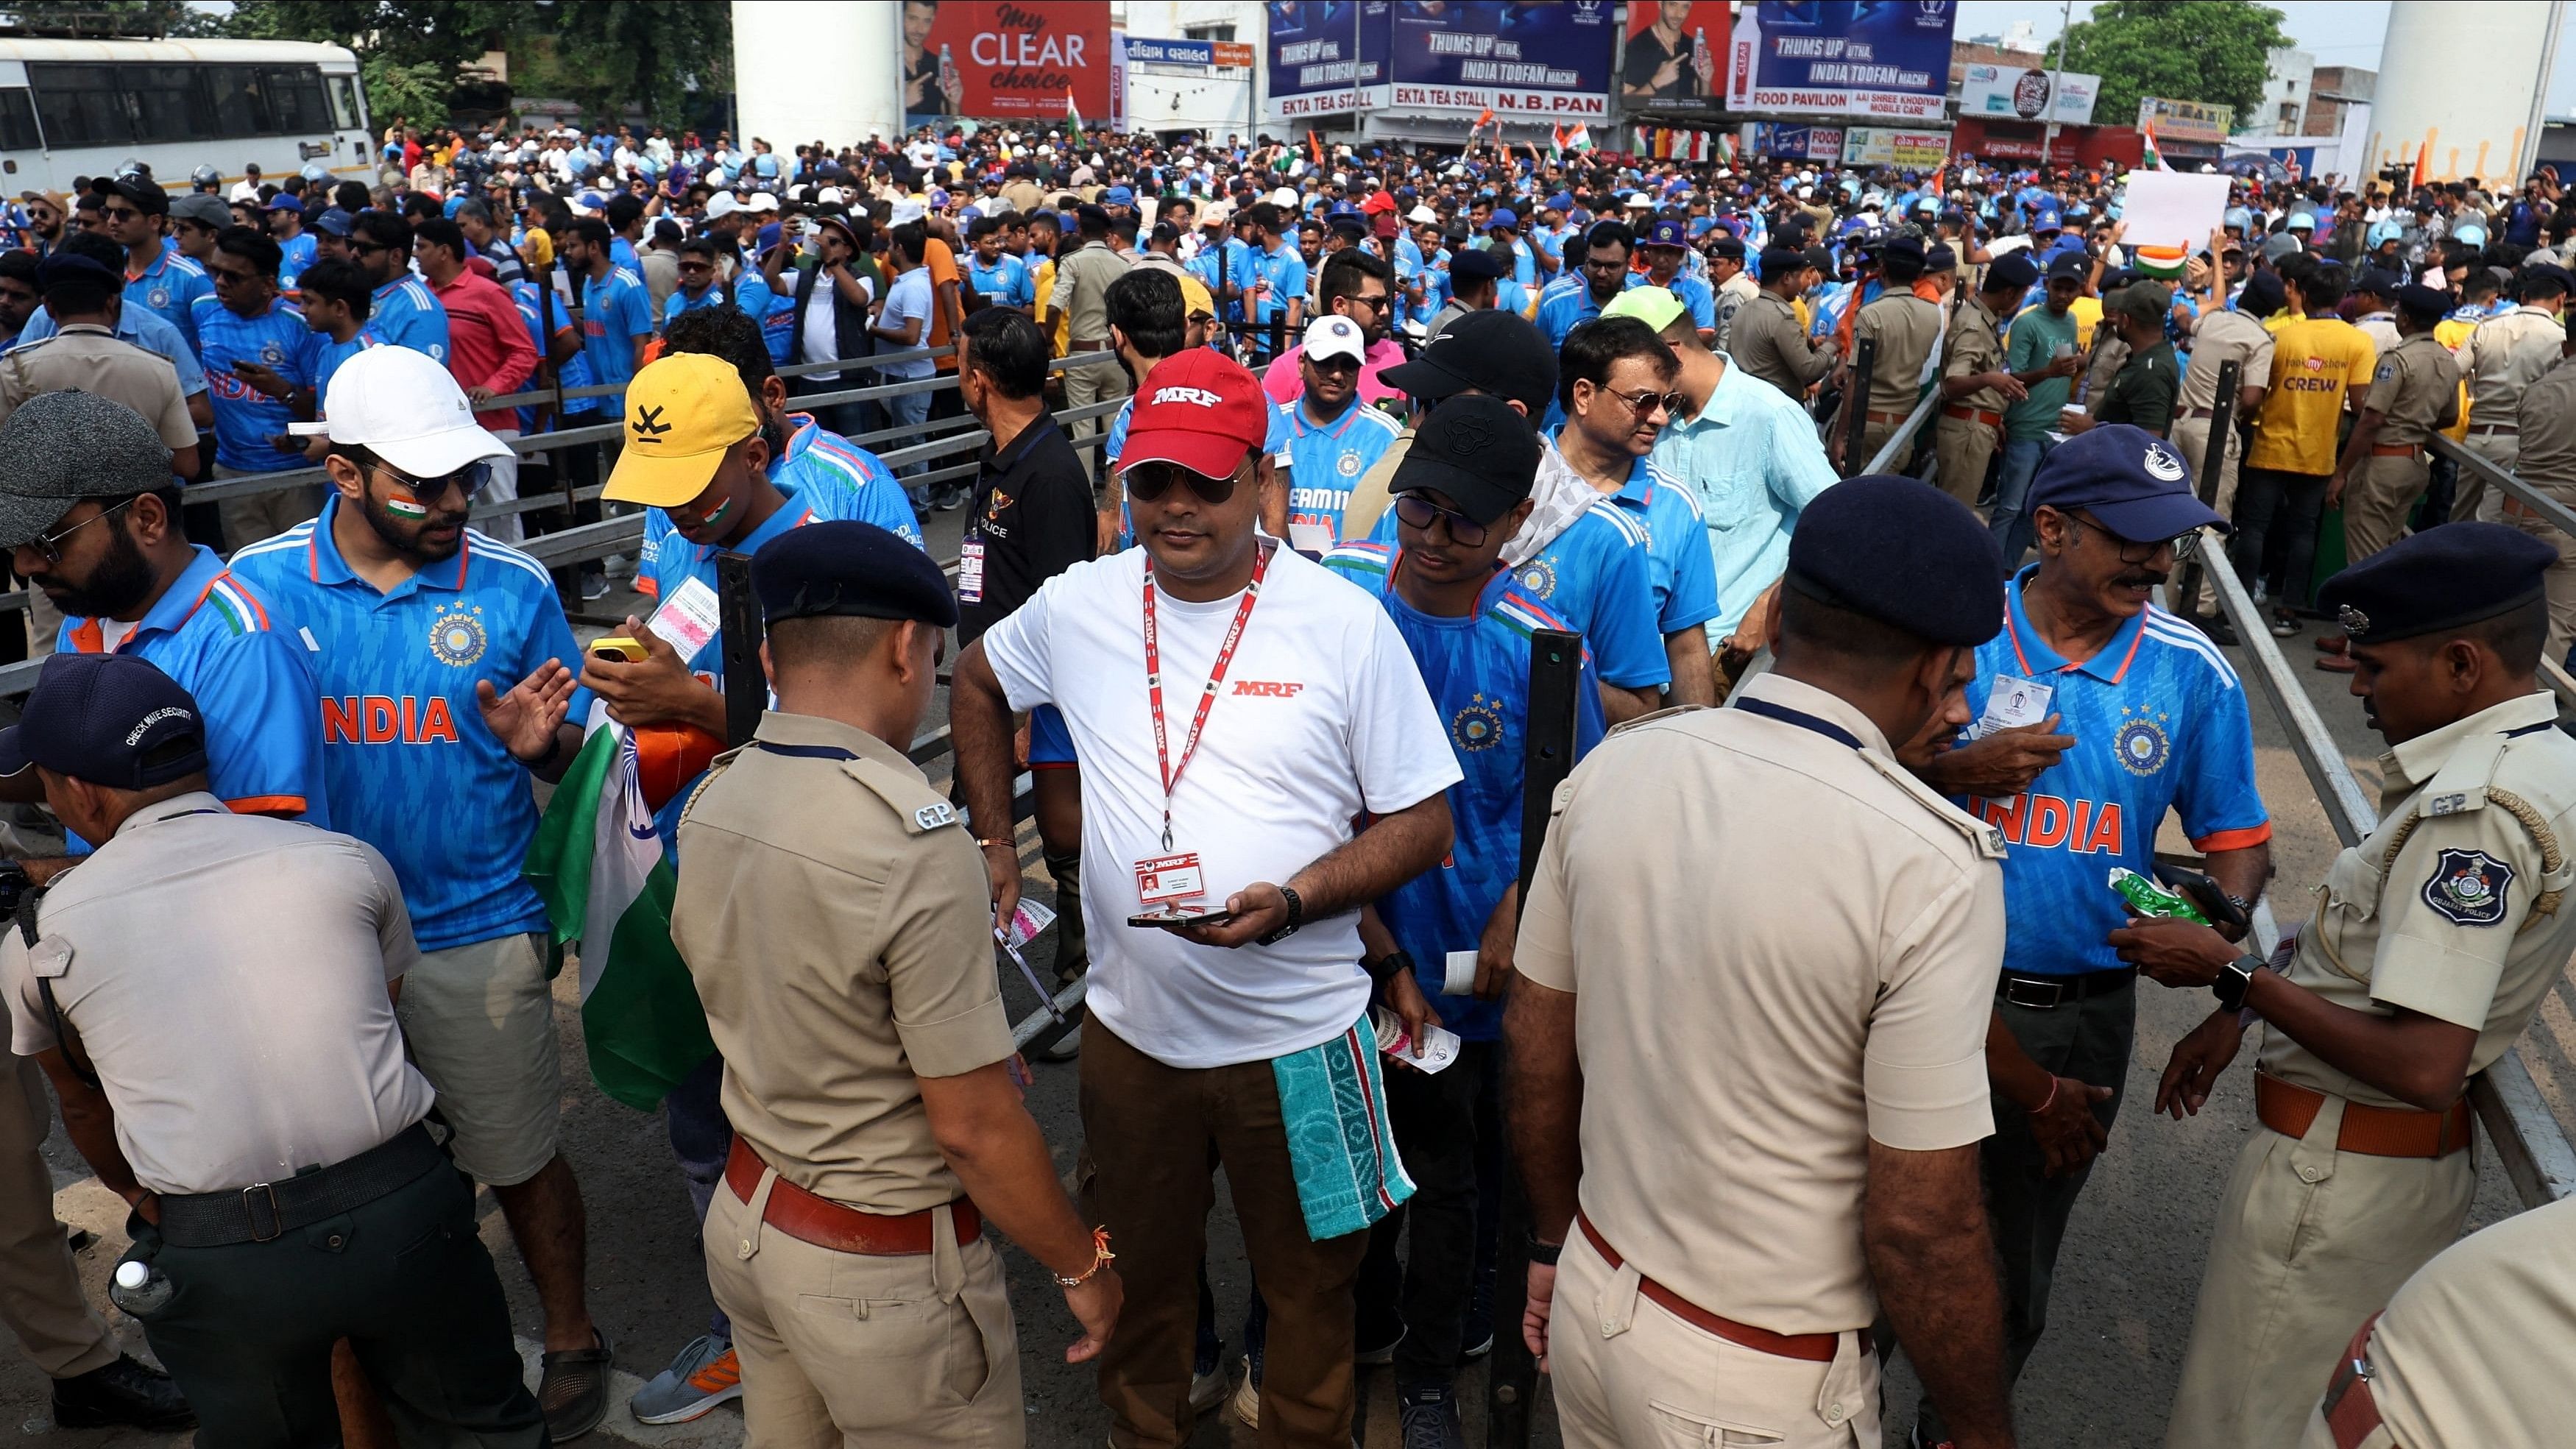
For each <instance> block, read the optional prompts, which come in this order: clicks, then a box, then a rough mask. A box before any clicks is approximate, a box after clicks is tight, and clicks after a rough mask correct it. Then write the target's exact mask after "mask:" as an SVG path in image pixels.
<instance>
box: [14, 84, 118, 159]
mask: <svg viewBox="0 0 2576 1449" xmlns="http://www.w3.org/2000/svg"><path fill="white" fill-rule="evenodd" d="M116 70H117V68H116V67H115V66H112V65H62V64H56V63H51V62H45V63H38V62H30V63H29V64H28V66H27V80H28V83H29V85H30V86H31V87H33V89H34V90H35V93H36V114H37V116H38V117H39V118H40V119H41V120H42V121H43V122H44V127H45V141H46V144H47V145H48V146H50V147H51V148H52V149H54V150H57V151H67V150H71V149H74V148H76V147H81V146H130V145H132V144H134V125H133V122H132V121H131V120H130V119H128V117H127V116H126V113H125V95H124V92H123V90H122V89H121V88H120V87H119V86H118V84H117V74H116Z"/></svg>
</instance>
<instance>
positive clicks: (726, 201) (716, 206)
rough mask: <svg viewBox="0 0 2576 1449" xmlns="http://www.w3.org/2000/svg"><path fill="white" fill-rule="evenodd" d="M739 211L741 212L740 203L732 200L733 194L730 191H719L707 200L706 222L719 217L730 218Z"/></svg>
mask: <svg viewBox="0 0 2576 1449" xmlns="http://www.w3.org/2000/svg"><path fill="white" fill-rule="evenodd" d="M740 210H742V203H741V202H739V201H736V200H734V196H733V193H732V192H730V191H719V192H717V193H716V194H715V195H713V196H710V197H708V198H707V220H709V221H713V220H715V219H716V218H717V217H720V216H731V215H733V214H734V213H735V212H737V211H740Z"/></svg>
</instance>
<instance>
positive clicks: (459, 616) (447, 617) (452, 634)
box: [429, 605, 490, 669]
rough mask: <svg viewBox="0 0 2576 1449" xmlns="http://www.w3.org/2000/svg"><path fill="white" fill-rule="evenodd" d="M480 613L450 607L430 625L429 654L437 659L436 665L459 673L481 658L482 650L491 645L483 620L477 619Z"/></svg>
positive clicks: (453, 606)
mask: <svg viewBox="0 0 2576 1449" xmlns="http://www.w3.org/2000/svg"><path fill="white" fill-rule="evenodd" d="M482 612H483V611H482V610H481V609H467V608H465V607H464V606H462V605H451V606H450V607H449V609H446V610H442V611H440V613H439V615H438V617H437V618H435V619H432V620H431V621H430V624H429V652H430V653H431V654H433V655H435V656H436V657H437V659H438V662H439V663H441V664H452V665H455V666H456V667H457V668H459V669H462V668H464V667H465V666H466V665H468V664H471V663H473V662H474V661H475V660H477V659H480V658H482V657H483V650H484V647H485V645H486V644H488V643H489V642H490V641H489V640H488V639H487V638H486V637H485V635H484V633H483V621H482V619H480V618H479V617H477V616H478V615H480V614H481V613H482Z"/></svg>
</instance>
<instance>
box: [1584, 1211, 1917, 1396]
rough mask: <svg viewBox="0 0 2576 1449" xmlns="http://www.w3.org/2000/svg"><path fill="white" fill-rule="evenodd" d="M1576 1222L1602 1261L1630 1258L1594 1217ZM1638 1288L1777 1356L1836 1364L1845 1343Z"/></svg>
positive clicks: (1650, 1286) (1614, 1263)
mask: <svg viewBox="0 0 2576 1449" xmlns="http://www.w3.org/2000/svg"><path fill="white" fill-rule="evenodd" d="M1574 1225H1575V1226H1576V1227H1578V1228H1581V1229H1582V1230H1583V1236H1584V1238H1585V1240H1586V1241H1588V1242H1590V1243H1591V1244H1592V1248H1593V1251H1595V1252H1597V1253H1599V1254H1600V1255H1601V1261H1603V1262H1605V1263H1607V1264H1609V1265H1610V1266H1611V1267H1612V1268H1617V1267H1618V1266H1619V1265H1620V1264H1621V1263H1623V1262H1625V1261H1626V1260H1625V1259H1623V1258H1621V1257H1620V1256H1619V1250H1618V1249H1616V1248H1614V1247H1611V1246H1610V1243H1609V1240H1608V1239H1606V1238H1604V1237H1602V1236H1601V1230H1600V1229H1599V1228H1596V1227H1594V1226H1592V1220H1591V1219H1590V1218H1587V1217H1585V1216H1584V1215H1583V1214H1581V1213H1576V1214H1575V1215H1574ZM1637 1291H1638V1292H1640V1293H1643V1294H1644V1295H1646V1301H1647V1302H1649V1303H1652V1304H1654V1305H1655V1306H1656V1307H1658V1308H1661V1309H1663V1310H1664V1311H1665V1312H1666V1313H1669V1314H1671V1315H1672V1316H1674V1317H1675V1318H1678V1319H1680V1320H1681V1321H1682V1322H1684V1323H1687V1324H1689V1325H1691V1326H1692V1327H1694V1328H1699V1329H1704V1330H1706V1331H1707V1332H1710V1333H1714V1334H1716V1335H1717V1336H1718V1337H1720V1338H1722V1339H1725V1340H1726V1341H1727V1342H1729V1343H1740V1344H1742V1345H1744V1346H1745V1347H1746V1348H1749V1349H1752V1350H1754V1351H1755V1352H1757V1353H1767V1354H1770V1355H1772V1356H1774V1357H1776V1358H1796V1359H1805V1360H1806V1361H1807V1362H1809V1363H1832V1362H1833V1361H1834V1350H1835V1349H1836V1348H1837V1347H1839V1346H1840V1344H1841V1342H1842V1335H1841V1334H1839V1333H1773V1332H1772V1331H1771V1330H1769V1329H1767V1328H1756V1327H1754V1326H1753V1325H1752V1324H1750V1323H1738V1322H1736V1321H1735V1320H1734V1319H1732V1318H1728V1317H1726V1316H1725V1315H1724V1314H1719V1313H1711V1312H1709V1311H1708V1310H1707V1309H1705V1308H1702V1307H1700V1306H1699V1305H1698V1304H1696V1303H1693V1302H1691V1301H1690V1300H1689V1299H1687V1298H1684V1297H1683V1296H1681V1295H1680V1294H1678V1293H1675V1292H1674V1291H1673V1290H1671V1289H1670V1288H1667V1287H1665V1286H1664V1285H1663V1284H1661V1283H1658V1282H1656V1281H1655V1280H1654V1279H1652V1278H1647V1277H1643V1276H1640V1277H1639V1278H1638V1279H1637ZM1860 1351H1861V1352H1863V1353H1871V1352H1875V1350H1874V1349H1873V1348H1872V1346H1871V1344H1870V1336H1869V1330H1868V1329H1866V1328H1864V1329H1862V1330H1861V1331H1860Z"/></svg>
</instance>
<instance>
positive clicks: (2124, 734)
mask: <svg viewBox="0 0 2576 1449" xmlns="http://www.w3.org/2000/svg"><path fill="white" fill-rule="evenodd" d="M2136 708H2138V709H2140V710H2143V709H2144V708H2145V706H2143V705H2140V706H2136ZM2128 712H2129V708H2128V707H2123V708H2122V709H2121V711H2120V713H2122V714H2127V713H2128ZM2163 718H2164V716H2163V715H2157V716H2156V717H2155V718H2154V719H2150V718H2148V717H2147V716H2146V715H2145V714H2144V713H2141V714H2139V715H2138V717H2137V718H2135V719H2126V720H2122V721H2121V722H2120V727H2119V728H2118V729H2116V730H2113V731H2112V732H2111V753H2113V754H2115V755H2117V756H2119V758H2120V768H2121V769H2124V770H2126V771H2128V772H2129V773H2130V774H2132V775H2152V774H2154V773H2155V772H2156V771H2158V770H2161V769H2163V768H2164V767H2165V761H2166V760H2167V759H2168V758H2170V757H2171V756H2172V755H2173V740H2172V739H2171V738H2170V737H2168V736H2167V735H2166V734H2165V730H2164V726H2163V725H2162V724H2159V723H2158V722H2157V721H2158V720H2162V719H2163Z"/></svg>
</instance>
